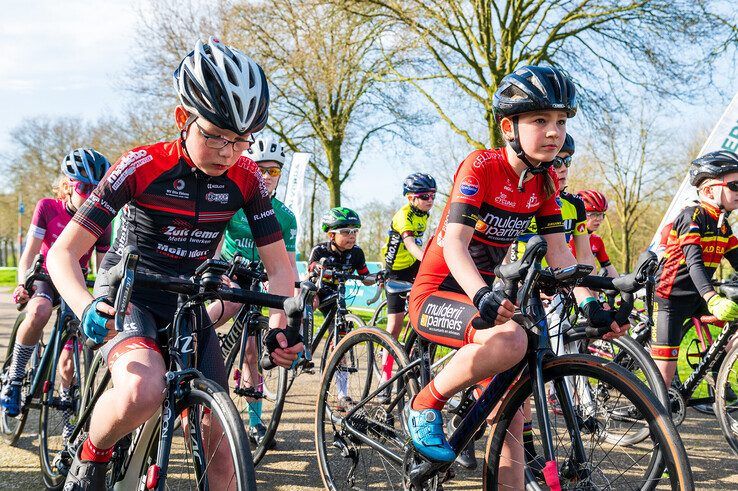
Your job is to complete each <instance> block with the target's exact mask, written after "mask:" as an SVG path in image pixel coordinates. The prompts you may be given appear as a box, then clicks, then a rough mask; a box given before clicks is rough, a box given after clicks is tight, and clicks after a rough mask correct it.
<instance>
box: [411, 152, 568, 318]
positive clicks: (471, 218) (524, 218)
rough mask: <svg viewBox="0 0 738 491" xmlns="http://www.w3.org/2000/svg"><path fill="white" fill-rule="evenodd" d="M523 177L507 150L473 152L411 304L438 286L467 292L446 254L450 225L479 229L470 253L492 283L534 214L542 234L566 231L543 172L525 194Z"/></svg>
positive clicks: (458, 174)
mask: <svg viewBox="0 0 738 491" xmlns="http://www.w3.org/2000/svg"><path fill="white" fill-rule="evenodd" d="M518 179H519V177H518V175H517V174H516V172H515V170H514V169H513V168H512V166H511V165H510V163H509V162H508V161H507V155H506V153H505V149H504V148H501V149H499V148H498V149H493V150H477V151H474V152H472V153H471V154H470V155H469V156H468V157H467V158H466V159H465V160H464V161H463V162H462V163H461V165H460V166H459V168H458V169H457V171H456V174H455V176H454V185H453V188H452V189H451V195H450V196H449V199H448V202H447V203H446V207H445V208H444V210H443V214H442V216H441V221H440V224H439V226H438V229H437V230H436V233H435V235H434V237H433V238H432V239H431V241H430V242H429V243H428V247H427V249H426V251H425V255H424V257H423V261H421V263H420V270H419V272H418V275H417V277H416V278H415V282H414V283H413V289H412V292H411V305H413V306H415V308H416V309H417V308H418V307H419V306H420V305H421V303H422V302H423V300H424V299H425V298H426V297H427V296H428V295H430V294H431V293H433V292H435V291H438V290H445V291H456V292H460V293H463V291H462V289H461V288H460V287H459V285H458V283H457V282H456V280H455V279H454V278H453V276H452V274H451V272H450V270H449V268H448V265H447V264H446V260H445V259H444V257H443V241H444V238H445V234H446V225H447V224H448V223H461V224H463V225H468V226H470V227H474V235H473V236H472V239H471V242H470V243H469V254H470V255H471V257H472V259H473V260H474V263H475V264H476V266H477V269H478V270H479V273H480V274H481V275H482V278H484V279H485V281H486V282H487V283H488V284H492V282H493V281H494V269H495V266H497V265H499V264H500V263H501V262H502V260H503V259H504V257H505V254H506V252H507V249H508V248H509V247H510V245H511V244H513V243H515V241H516V240H517V238H518V236H519V235H520V234H521V233H523V232H524V231H525V230H526V229H527V228H528V225H529V224H530V221H531V219H532V218H533V217H534V216H535V218H536V223H537V224H538V233H539V234H542V235H545V234H551V233H563V232H564V227H563V222H562V219H561V210H560V208H559V205H558V203H557V201H556V194H554V195H552V196H549V197H548V198H546V197H545V195H544V189H543V182H544V180H543V176H542V175H535V176H534V177H533V178H532V179H530V180H529V181H528V182H526V183H525V185H524V186H525V187H524V190H523V191H522V192H521V191H520V190H519V189H518V187H517V184H518ZM554 182H556V181H554ZM411 308H412V307H411Z"/></svg>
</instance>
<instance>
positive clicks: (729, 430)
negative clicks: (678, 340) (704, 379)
mask: <svg viewBox="0 0 738 491" xmlns="http://www.w3.org/2000/svg"><path fill="white" fill-rule="evenodd" d="M737 393H738V344H736V345H735V346H733V348H732V349H731V350H730V351H729V352H728V354H727V355H726V356H725V359H724V360H723V365H722V367H721V368H720V373H719V374H718V378H717V387H716V390H715V414H716V415H717V419H718V422H719V423H720V429H721V430H723V435H724V436H725V439H726V440H727V442H728V445H730V448H731V449H732V450H733V453H734V454H736V455H738V398H736V394H737Z"/></svg>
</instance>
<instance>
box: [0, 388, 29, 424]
mask: <svg viewBox="0 0 738 491" xmlns="http://www.w3.org/2000/svg"><path fill="white" fill-rule="evenodd" d="M22 387H23V382H21V381H20V380H11V381H9V382H8V383H6V384H5V385H4V386H3V391H2V395H0V406H2V407H3V409H5V414H7V415H8V416H12V417H15V416H18V415H19V414H20V411H21V401H20V400H21V388H22Z"/></svg>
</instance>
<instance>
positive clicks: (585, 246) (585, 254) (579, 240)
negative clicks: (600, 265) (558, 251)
mask: <svg viewBox="0 0 738 491" xmlns="http://www.w3.org/2000/svg"><path fill="white" fill-rule="evenodd" d="M572 240H573V241H574V250H575V251H576V261H577V262H578V263H579V264H588V265H590V266H592V267H593V268H594V267H595V266H596V264H595V257H594V254H592V249H591V248H590V247H589V234H583V235H575V236H574V237H572Z"/></svg>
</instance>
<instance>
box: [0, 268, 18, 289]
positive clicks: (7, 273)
mask: <svg viewBox="0 0 738 491" xmlns="http://www.w3.org/2000/svg"><path fill="white" fill-rule="evenodd" d="M17 283H18V279H17V277H16V273H15V268H2V269H0V286H15V285H16V284H17Z"/></svg>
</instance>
